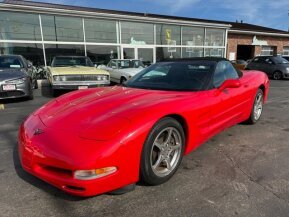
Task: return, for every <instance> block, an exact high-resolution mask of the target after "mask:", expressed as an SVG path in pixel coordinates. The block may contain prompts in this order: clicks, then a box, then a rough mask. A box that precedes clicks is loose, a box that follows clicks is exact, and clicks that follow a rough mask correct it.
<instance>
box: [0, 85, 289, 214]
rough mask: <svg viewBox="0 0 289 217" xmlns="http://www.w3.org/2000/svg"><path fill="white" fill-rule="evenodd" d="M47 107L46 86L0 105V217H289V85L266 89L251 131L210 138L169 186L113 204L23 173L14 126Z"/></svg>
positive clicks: (113, 199) (141, 189)
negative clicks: (259, 115) (265, 98)
mask: <svg viewBox="0 0 289 217" xmlns="http://www.w3.org/2000/svg"><path fill="white" fill-rule="evenodd" d="M40 82H41V81H40ZM42 83H45V82H42ZM51 99H52V96H51V95H50V89H49V87H48V86H47V85H45V84H44V85H42V87H41V88H40V89H38V90H36V91H35V99H34V100H32V101H26V100H6V101H0V104H4V106H2V105H0V216H1V217H6V216H7V217H13V216H21V217H22V216H27V217H34V216H35V217H41V216H70V217H72V216H83V217H84V216H87V217H91V216H150V217H153V216H158V217H160V216H200V217H210V216H212V217H218V216H226V217H232V216H244V217H251V216H252V217H258V216H260V217H266V216H268V217H277V216H279V217H288V216H289V166H288V165H289V157H288V156H289V80H282V81H271V88H270V94H269V100H268V102H267V104H266V105H265V107H264V113H263V116H262V119H261V120H260V121H259V122H258V123H257V124H256V125H253V126H250V125H243V124H239V125H237V126H234V127H232V128H230V129H228V130H226V131H224V132H222V133H221V134H219V135H217V136H215V137H214V138H212V139H211V140H210V141H208V142H207V143H205V144H203V145H202V146H200V147H199V148H198V149H197V150H196V151H194V152H192V153H191V154H189V155H188V156H185V157H184V159H183V162H182V164H181V166H180V168H179V170H178V172H177V173H176V174H175V175H174V177H173V178H172V179H171V180H170V181H168V182H167V183H165V184H163V185H160V186H153V187H151V186H143V185H141V184H138V185H137V186H136V189H135V190H134V191H132V192H130V193H127V194H123V195H118V196H116V195H109V194H104V195H100V196H96V197H91V198H79V197H74V196H70V195H68V194H66V193H64V192H62V191H60V190H58V189H56V188H54V187H52V186H51V185H49V184H47V183H45V182H43V181H41V180H39V179H37V178H35V177H33V176H31V175H29V174H27V173H26V172H24V171H23V170H22V168H21V166H20V163H19V158H18V153H17V133H18V128H19V125H20V123H21V122H22V121H23V120H24V118H25V117H26V116H27V115H28V114H30V113H31V112H33V111H34V110H35V109H36V108H38V107H40V106H41V105H43V104H44V103H46V102H48V101H49V100H51Z"/></svg>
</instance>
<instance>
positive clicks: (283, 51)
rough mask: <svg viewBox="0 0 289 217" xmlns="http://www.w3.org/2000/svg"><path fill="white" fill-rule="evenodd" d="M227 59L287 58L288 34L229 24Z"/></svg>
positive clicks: (288, 48) (268, 29)
mask: <svg viewBox="0 0 289 217" xmlns="http://www.w3.org/2000/svg"><path fill="white" fill-rule="evenodd" d="M230 24H231V25H232V27H231V28H230V30H229V32H228V45H227V46H228V47H227V48H228V49H227V58H228V59H230V60H234V59H244V60H248V59H252V58H253V57H255V56H272V55H283V56H289V33H288V32H286V31H282V30H277V29H271V28H266V27H262V26H256V25H252V24H247V23H230Z"/></svg>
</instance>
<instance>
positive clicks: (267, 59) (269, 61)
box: [265, 57, 273, 64]
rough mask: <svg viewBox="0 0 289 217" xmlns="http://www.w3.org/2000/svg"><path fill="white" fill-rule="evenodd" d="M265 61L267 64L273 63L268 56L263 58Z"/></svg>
mask: <svg viewBox="0 0 289 217" xmlns="http://www.w3.org/2000/svg"><path fill="white" fill-rule="evenodd" d="M265 62H266V63H268V64H273V61H272V60H271V59H270V58H269V57H267V58H266V59H265Z"/></svg>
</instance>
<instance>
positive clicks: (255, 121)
mask: <svg viewBox="0 0 289 217" xmlns="http://www.w3.org/2000/svg"><path fill="white" fill-rule="evenodd" d="M260 93H261V94H262V100H263V101H264V92H263V91H262V90H261V89H258V90H257V93H256V95H255V99H254V104H253V107H252V111H251V116H250V119H251V122H252V124H255V123H257V122H258V121H259V120H260V119H261V117H262V113H263V107H262V112H261V115H260V117H259V118H258V119H255V115H254V108H255V102H256V100H257V96H258V95H259V94H260Z"/></svg>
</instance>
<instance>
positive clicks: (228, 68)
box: [224, 62, 239, 79]
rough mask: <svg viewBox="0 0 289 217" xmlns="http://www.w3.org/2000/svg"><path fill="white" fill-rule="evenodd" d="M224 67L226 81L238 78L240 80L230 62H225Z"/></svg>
mask: <svg viewBox="0 0 289 217" xmlns="http://www.w3.org/2000/svg"><path fill="white" fill-rule="evenodd" d="M224 65H225V74H226V79H236V78H239V75H238V73H237V71H236V69H235V68H234V67H233V66H232V64H231V63H229V62H224Z"/></svg>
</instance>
